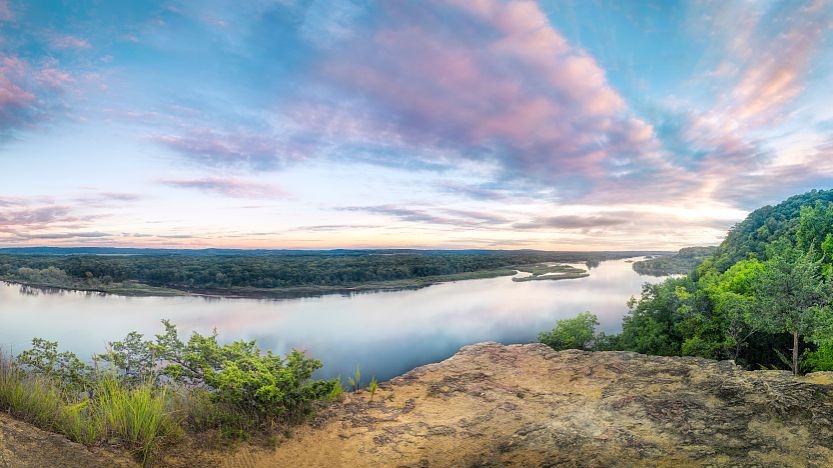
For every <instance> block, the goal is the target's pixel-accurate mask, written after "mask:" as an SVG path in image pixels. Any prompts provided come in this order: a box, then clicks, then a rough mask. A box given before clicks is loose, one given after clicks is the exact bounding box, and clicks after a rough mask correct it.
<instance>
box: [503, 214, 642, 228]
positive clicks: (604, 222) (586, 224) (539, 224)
mask: <svg viewBox="0 0 833 468" xmlns="http://www.w3.org/2000/svg"><path fill="white" fill-rule="evenodd" d="M627 222H628V220H627V219H626V218H624V217H613V216H575V215H563V216H550V217H546V218H536V219H535V220H533V221H531V222H528V223H515V224H513V225H512V227H513V228H515V229H590V228H604V227H610V226H619V225H622V224H625V223H627Z"/></svg>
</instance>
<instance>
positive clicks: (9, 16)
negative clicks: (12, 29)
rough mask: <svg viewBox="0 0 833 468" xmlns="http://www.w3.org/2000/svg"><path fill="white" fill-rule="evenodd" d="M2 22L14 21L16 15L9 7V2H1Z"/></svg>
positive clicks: (6, 0)
mask: <svg viewBox="0 0 833 468" xmlns="http://www.w3.org/2000/svg"><path fill="white" fill-rule="evenodd" d="M0 21H14V14H13V13H12V9H11V7H9V0H0Z"/></svg>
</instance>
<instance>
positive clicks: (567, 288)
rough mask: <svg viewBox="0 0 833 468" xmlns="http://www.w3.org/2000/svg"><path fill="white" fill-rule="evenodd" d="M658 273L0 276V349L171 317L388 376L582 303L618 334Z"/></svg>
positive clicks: (540, 325)
mask: <svg viewBox="0 0 833 468" xmlns="http://www.w3.org/2000/svg"><path fill="white" fill-rule="evenodd" d="M577 266H581V267H584V265H577ZM661 280H662V278H656V277H650V276H641V275H638V274H637V273H636V272H634V271H633V270H632V269H631V263H629V262H627V261H625V260H611V261H606V262H602V263H601V264H600V265H599V266H598V267H596V268H593V269H592V270H590V276H589V277H586V278H580V279H573V280H558V281H549V280H548V281H526V282H514V281H512V280H511V278H510V277H501V278H491V279H483V280H468V281H458V282H453V283H444V284H438V285H434V286H430V287H427V288H423V289H418V290H405V291H387V292H373V293H361V294H353V295H349V296H347V295H328V296H322V297H314V298H302V299H286V300H256V299H218V298H201V297H123V296H112V295H101V294H93V293H84V292H76V291H58V292H44V291H39V290H32V289H31V288H25V287H21V286H19V285H13V284H12V285H10V284H3V283H0V348H2V349H3V350H4V351H6V352H11V353H14V354H16V353H18V352H20V351H22V350H24V349H26V348H28V347H29V345H30V341H31V339H32V337H40V338H45V339H48V340H53V341H55V340H56V341H58V342H59V343H60V348H61V350H65V349H66V350H70V351H73V352H75V353H77V354H78V355H79V357H82V358H86V357H89V356H90V355H91V354H92V353H99V352H103V351H104V349H105V345H106V343H107V341H114V340H119V339H121V338H123V337H124V336H125V335H126V334H127V333H128V332H130V331H133V330H136V331H139V332H141V333H144V334H145V335H146V336H150V335H153V334H155V333H160V332H161V331H162V325H161V323H160V321H161V320H162V319H169V320H171V321H172V322H173V323H175V324H176V325H177V327H178V329H179V330H180V336H181V337H183V338H187V336H188V335H190V332H191V331H197V332H199V333H203V334H207V333H211V331H212V329H214V328H216V329H217V330H218V331H219V339H220V340H221V341H223V342H227V341H231V340H236V339H247V340H249V339H255V340H257V342H258V344H259V345H260V346H261V348H263V349H272V350H274V351H275V352H279V353H285V352H287V351H288V350H290V349H292V348H297V349H301V350H304V351H306V352H307V353H308V354H309V355H311V356H313V357H315V358H317V359H320V360H321V361H323V362H324V368H323V369H321V370H320V371H319V372H318V374H317V375H318V376H320V377H332V376H336V375H339V374H340V375H343V376H345V377H346V376H349V375H352V374H353V371H354V370H355V369H356V366H357V365H358V366H360V368H361V372H362V375H363V376H365V378H369V377H370V376H371V375H375V376H376V377H377V378H378V379H379V380H387V379H389V378H391V377H393V376H396V375H399V374H402V373H403V372H406V371H408V370H410V369H412V368H414V367H416V366H419V365H422V364H426V363H430V362H437V361H440V360H443V359H445V358H447V357H449V356H451V355H452V354H454V353H455V352H456V351H457V349H459V348H460V346H463V345H466V344H470V343H476V342H479V341H498V342H501V343H507V344H509V343H528V342H532V341H535V339H536V336H537V334H538V332H540V331H543V330H548V329H551V328H552V327H553V325H554V324H555V321H556V320H558V319H562V318H569V317H573V316H575V315H576V314H578V313H580V312H583V311H585V310H589V311H591V312H593V313H594V314H596V315H597V316H598V317H599V322H600V327H599V329H600V330H603V331H606V332H616V331H619V329H620V327H621V319H622V316H623V315H624V314H625V313H626V312H627V306H626V305H625V304H626V302H627V300H628V298H629V297H631V296H633V295H636V296H638V295H639V293H640V291H641V286H642V284H643V283H645V282H657V281H661Z"/></svg>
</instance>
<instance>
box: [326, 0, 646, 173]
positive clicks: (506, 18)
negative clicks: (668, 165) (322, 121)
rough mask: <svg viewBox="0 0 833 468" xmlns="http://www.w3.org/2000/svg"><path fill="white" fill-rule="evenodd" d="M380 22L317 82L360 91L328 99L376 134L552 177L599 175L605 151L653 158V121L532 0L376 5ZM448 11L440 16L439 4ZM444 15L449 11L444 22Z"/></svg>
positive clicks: (603, 167) (372, 137) (606, 155)
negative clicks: (342, 100) (632, 108)
mask: <svg viewBox="0 0 833 468" xmlns="http://www.w3.org/2000/svg"><path fill="white" fill-rule="evenodd" d="M382 9H383V12H384V16H385V18H384V19H385V20H384V21H380V24H381V25H382V26H381V27H380V28H379V29H378V30H376V31H373V32H372V33H370V34H368V35H366V36H362V37H357V38H356V39H355V41H354V42H352V43H350V44H349V45H348V46H346V47H344V48H343V49H340V50H342V51H348V52H346V53H342V52H340V53H339V54H337V55H333V56H331V57H330V58H329V60H327V61H326V62H325V63H323V64H322V65H321V66H320V69H319V72H320V76H321V78H322V80H323V82H324V84H325V85H326V86H327V87H328V88H329V89H332V90H334V92H336V93H339V94H346V95H350V96H360V98H359V99H358V100H357V102H353V103H350V104H346V105H342V107H341V108H336V109H332V110H331V111H330V112H329V114H330V115H332V117H331V121H330V122H329V123H328V124H327V125H325V126H324V127H325V128H327V129H329V131H331V132H332V133H334V134H335V133H339V132H340V131H341V130H342V129H341V128H339V127H338V126H337V125H336V123H335V122H334V121H335V120H341V121H344V119H341V118H340V117H337V116H338V115H340V114H350V115H351V116H352V119H353V120H355V119H364V120H365V122H363V123H361V124H351V125H350V127H348V128H347V131H348V132H352V131H354V130H356V129H362V128H365V129H369V130H368V132H367V134H365V135H364V138H365V139H366V140H369V141H373V140H375V141H377V142H379V143H381V144H388V143H390V142H391V141H393V142H395V143H397V144H398V143H404V144H408V145H412V146H414V147H419V148H424V147H426V146H433V147H437V148H452V149H454V150H456V154H458V155H459V157H469V158H479V157H488V158H495V159H497V160H498V161H499V162H501V163H502V164H503V167H504V168H505V169H506V170H507V171H508V172H510V173H516V174H518V175H523V176H525V177H529V176H532V177H533V178H537V179H539V180H542V181H553V180H556V179H561V178H563V177H570V176H571V175H572V176H575V175H580V176H588V177H606V176H609V175H610V174H611V171H610V169H609V167H608V166H607V164H606V161H607V160H608V159H609V158H616V157H620V158H622V159H623V160H624V159H630V160H645V158H647V160H648V161H649V162H650V161H652V159H651V157H652V156H650V153H651V152H656V151H658V150H659V144H658V142H657V141H656V138H655V135H654V131H653V129H652V127H651V126H650V124H648V123H646V122H644V121H642V120H640V119H638V118H636V117H635V116H633V115H631V114H630V113H629V111H628V109H627V106H626V103H625V101H624V100H623V99H622V97H621V96H620V95H619V94H618V93H617V92H616V91H615V90H614V89H613V88H612V87H611V86H610V85H609V84H608V83H607V80H606V78H605V72H604V70H603V69H602V68H601V67H600V66H599V65H598V63H597V62H596V61H595V60H594V59H593V58H592V57H590V56H589V55H588V54H587V53H585V52H584V51H582V50H580V49H578V48H576V47H573V46H571V45H570V44H569V43H568V41H567V40H566V39H565V38H564V37H563V36H561V34H559V32H558V31H556V30H555V29H554V28H553V27H552V26H551V25H550V24H549V22H548V20H547V17H546V15H545V14H544V13H543V12H542V11H541V10H540V8H539V7H538V5H537V4H536V3H534V2H508V3H504V2H498V1H493V0H483V1H476V2H472V1H453V2H448V3H446V2H433V1H431V2H419V3H400V2H396V3H393V4H390V3H385V4H383V7H382ZM438 10H439V11H443V12H448V10H451V11H450V12H449V13H450V14H448V15H444V16H443V17H441V15H440V14H437V13H435V12H436V11H438ZM448 18H453V20H451V21H449V20H448Z"/></svg>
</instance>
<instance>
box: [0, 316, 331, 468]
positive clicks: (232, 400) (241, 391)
mask: <svg viewBox="0 0 833 468" xmlns="http://www.w3.org/2000/svg"><path fill="white" fill-rule="evenodd" d="M163 323H164V326H165V333H163V334H161V335H157V336H156V339H155V340H144V339H143V336H142V335H141V334H139V333H135V332H133V333H130V334H128V335H127V337H126V338H125V339H124V340H122V341H117V342H111V343H109V346H108V348H109V349H108V351H107V353H105V354H100V355H96V356H94V357H93V365H89V364H86V363H84V362H82V361H81V360H80V359H78V358H77V357H76V356H75V355H74V354H72V353H69V352H58V344H57V343H56V342H53V341H47V340H43V339H39V338H36V339H34V340H33V341H32V348H31V349H29V350H26V351H24V352H23V353H20V354H19V355H18V356H16V357H12V356H8V355H4V354H2V353H0V410H5V411H8V412H9V413H11V414H13V415H14V416H15V417H17V418H19V419H22V420H25V421H28V422H31V423H33V424H35V425H37V426H39V427H41V428H43V429H46V430H50V431H54V432H59V433H62V434H64V435H66V436H67V437H68V438H70V439H71V440H73V441H75V442H80V443H83V444H85V445H88V446H89V445H95V444H97V443H102V442H111V441H116V442H117V443H118V444H119V445H121V446H122V447H123V448H125V449H127V450H129V451H131V452H132V453H133V454H134V455H135V457H136V458H137V460H139V461H140V462H141V463H142V464H143V466H145V465H149V464H150V463H151V462H152V460H153V458H154V455H155V454H157V453H158V452H159V451H160V449H161V448H162V447H163V446H165V445H166V444H167V443H170V442H173V441H175V440H177V439H178V438H179V437H181V436H182V435H183V433H185V432H186V431H187V432H191V433H200V432H203V431H209V430H217V431H218V432H219V433H220V434H222V435H223V436H224V437H228V438H233V439H241V438H247V437H248V436H249V434H250V433H252V432H253V431H261V430H273V429H275V428H276V427H283V428H286V427H288V426H289V425H291V424H295V423H298V422H301V421H303V419H304V418H305V417H306V416H307V415H308V414H310V412H311V410H312V406H313V403H314V402H315V401H318V400H325V399H335V398H338V396H339V395H340V394H341V392H342V388H341V383H340V381H339V380H329V381H323V380H314V379H312V373H313V372H314V371H315V370H316V369H318V368H320V367H321V362H320V361H318V360H315V359H311V358H308V357H306V356H305V355H304V354H303V353H301V352H299V351H295V350H293V351H292V352H290V353H289V354H288V355H286V357H282V356H279V355H275V354H273V353H272V352H269V351H267V352H265V353H264V352H262V351H261V350H260V348H259V347H258V346H257V344H256V343H255V342H254V341H236V342H233V343H231V344H220V343H219V342H218V341H217V333H216V331H215V332H214V333H213V334H211V335H208V336H203V335H200V334H198V333H194V334H192V336H191V337H190V339H189V340H188V341H182V340H181V339H180V338H179V336H178V334H177V330H176V327H175V326H174V325H172V324H170V323H169V322H167V321H165V322H163Z"/></svg>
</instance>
